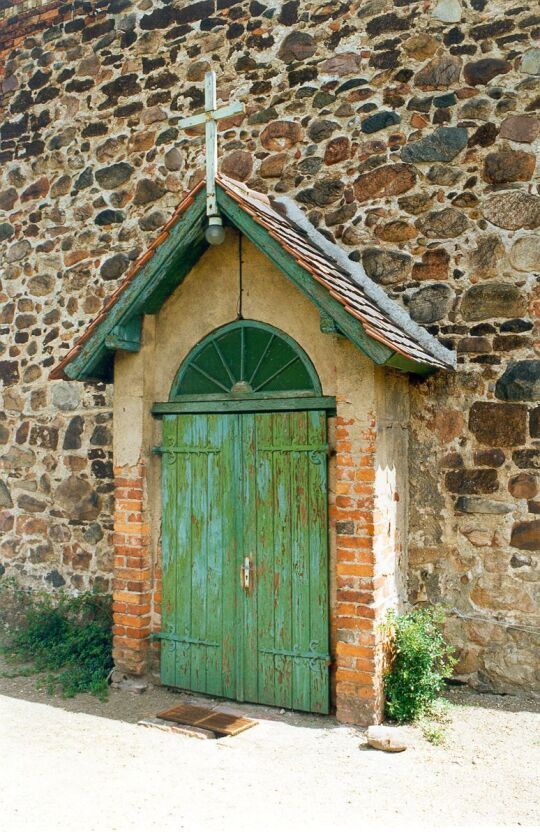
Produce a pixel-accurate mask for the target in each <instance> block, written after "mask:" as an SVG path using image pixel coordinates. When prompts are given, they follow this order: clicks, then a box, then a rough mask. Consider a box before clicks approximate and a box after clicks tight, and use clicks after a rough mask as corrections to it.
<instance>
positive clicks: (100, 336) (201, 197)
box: [65, 189, 206, 379]
mask: <svg viewBox="0 0 540 832" xmlns="http://www.w3.org/2000/svg"><path fill="white" fill-rule="evenodd" d="M205 211H206V193H205V191H204V189H202V190H201V191H199V193H198V194H197V196H196V197H195V199H194V201H193V202H192V204H191V205H190V206H189V207H188V208H187V209H186V211H185V213H184V214H183V215H182V216H181V217H180V218H179V220H178V222H177V223H176V224H175V225H174V226H173V227H172V228H171V231H170V234H169V236H168V237H167V238H166V239H165V240H164V241H163V243H162V244H161V245H160V246H159V247H158V249H157V250H156V252H155V253H154V256H153V257H151V258H150V260H149V261H148V262H147V263H146V264H145V265H144V266H143V267H142V268H141V270H140V271H139V272H138V274H137V275H136V276H135V278H134V279H133V281H132V282H131V283H130V285H129V286H128V287H127V288H126V290H125V292H123V293H122V294H121V295H120V297H119V298H118V300H117V302H116V304H115V305H114V306H113V307H112V308H111V309H110V310H109V312H108V313H107V316H106V317H105V318H104V320H103V321H102V322H101V323H100V324H99V325H98V326H97V327H96V329H95V331H94V332H93V333H92V335H91V337H90V338H89V339H88V341H87V342H86V343H85V344H84V345H83V347H82V348H81V351H80V352H79V354H78V355H77V356H76V357H75V358H74V359H73V360H72V361H71V362H70V364H69V365H68V367H66V370H65V372H66V375H68V376H69V377H70V378H74V379H83V378H96V377H98V376H96V367H97V366H98V365H99V363H100V362H101V361H102V360H103V358H104V352H106V351H107V349H108V348H107V346H106V338H107V336H108V335H109V334H110V333H111V331H112V330H113V329H114V327H115V326H116V325H117V324H122V323H123V322H124V320H126V319H129V318H131V317H132V316H134V315H140V314H142V313H143V312H144V311H145V304H146V303H147V302H149V301H150V300H151V298H152V296H153V295H154V293H155V292H156V290H157V289H158V288H159V286H160V285H161V283H162V281H163V279H164V278H166V277H167V275H168V274H169V273H170V272H171V273H172V271H174V272H176V274H175V279H174V280H175V286H177V285H179V283H181V282H182V280H183V279H184V277H185V276H186V274H187V273H188V271H190V270H191V268H192V266H193V264H194V262H196V260H193V255H194V252H193V249H192V248H191V247H190V243H191V242H192V241H193V239H194V238H196V237H198V236H199V228H198V227H196V226H197V225H198V223H201V222H202V221H203V220H204V217H205ZM194 227H195V232H194ZM201 253H202V251H198V252H197V259H198V258H199V257H200V255H201ZM186 254H187V255H188V256H187V257H186ZM171 291H172V290H171Z"/></svg>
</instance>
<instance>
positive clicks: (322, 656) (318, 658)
mask: <svg viewBox="0 0 540 832" xmlns="http://www.w3.org/2000/svg"><path fill="white" fill-rule="evenodd" d="M259 653H270V654H271V655H273V656H287V657H290V658H292V659H307V660H308V661H309V666H310V668H311V669H312V670H315V669H316V667H317V662H324V663H325V665H326V666H327V667H329V666H330V665H331V664H332V657H331V656H330V655H329V654H328V653H315V652H314V651H313V650H311V651H310V652H305V653H303V652H301V651H299V650H274V649H272V648H265V647H260V648H259Z"/></svg>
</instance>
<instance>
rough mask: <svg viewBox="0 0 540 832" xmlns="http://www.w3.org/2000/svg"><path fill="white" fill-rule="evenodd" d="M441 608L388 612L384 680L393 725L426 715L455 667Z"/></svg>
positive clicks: (419, 608) (386, 711) (387, 706)
mask: <svg viewBox="0 0 540 832" xmlns="http://www.w3.org/2000/svg"><path fill="white" fill-rule="evenodd" d="M443 622H444V610H443V609H442V608H440V607H426V608H424V607H417V608H415V609H413V610H411V611H410V612H407V613H404V614H403V615H395V613H392V612H391V613H389V615H388V617H387V620H386V625H385V627H386V628H387V632H388V633H389V634H390V636H391V640H392V661H391V668H390V670H389V672H388V673H387V674H386V676H385V679H384V693H385V697H386V704H385V713H386V714H387V716H389V717H390V718H391V719H395V720H396V722H412V721H413V720H415V719H418V718H419V717H421V716H423V715H424V714H426V713H428V712H429V710H430V708H431V707H432V705H433V703H434V702H435V701H436V699H437V697H438V696H439V694H440V692H441V690H442V689H443V687H444V679H445V677H448V676H450V675H451V672H452V669H453V667H454V665H455V662H456V660H455V658H454V656H453V653H452V648H451V647H449V645H448V644H447V643H446V642H445V640H444V638H443V635H442V632H441V625H442V623H443Z"/></svg>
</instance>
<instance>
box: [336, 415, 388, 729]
mask: <svg viewBox="0 0 540 832" xmlns="http://www.w3.org/2000/svg"><path fill="white" fill-rule="evenodd" d="M340 410H342V408H341V406H340V402H339V400H338V409H337V419H336V463H337V468H336V497H335V506H334V508H333V512H332V513H333V518H332V519H333V521H334V522H335V529H336V542H337V546H336V605H335V616H334V622H333V625H334V644H335V652H336V659H337V669H336V710H337V718H338V720H340V721H341V722H352V723H356V724H360V725H367V724H371V723H373V722H379V721H380V720H381V719H382V713H383V689H382V658H383V656H382V633H381V631H380V628H379V626H378V625H379V622H380V619H381V614H382V596H383V595H384V585H385V578H384V576H383V575H381V574H378V572H379V570H378V568H377V559H376V556H375V543H376V538H377V533H378V530H377V528H376V522H375V478H376V470H375V455H376V438H377V437H376V428H375V419H374V418H371V419H370V421H368V423H367V424H366V422H365V420H363V421H362V424H361V425H360V424H359V423H358V422H357V420H356V419H355V418H354V417H352V416H349V415H348V414H347V415H343V413H340Z"/></svg>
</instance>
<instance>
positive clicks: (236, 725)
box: [158, 705, 257, 737]
mask: <svg viewBox="0 0 540 832" xmlns="http://www.w3.org/2000/svg"><path fill="white" fill-rule="evenodd" d="M158 717H159V719H166V720H168V721H169V722H178V723H180V725H192V726H193V727H196V728H204V729H205V730H206V731H213V732H214V733H215V734H218V735H219V736H222V737H235V736H236V735H237V734H241V733H242V731H247V729H248V728H253V726H254V725H257V720H256V719H248V718H247V717H244V716H238V714H228V713H225V712H224V711H214V710H212V708H203V707H201V706H200V705H176V707H174V708H170V709H169V710H168V711H161V713H159V714H158Z"/></svg>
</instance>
